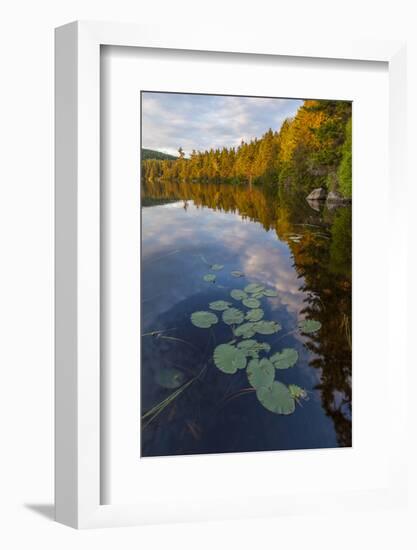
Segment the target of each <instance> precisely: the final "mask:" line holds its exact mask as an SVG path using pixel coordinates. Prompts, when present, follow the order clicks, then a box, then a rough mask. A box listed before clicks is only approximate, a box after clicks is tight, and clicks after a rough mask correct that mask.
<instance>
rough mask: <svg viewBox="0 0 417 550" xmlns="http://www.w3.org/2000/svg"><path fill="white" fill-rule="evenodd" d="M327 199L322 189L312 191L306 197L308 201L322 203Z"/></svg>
mask: <svg viewBox="0 0 417 550" xmlns="http://www.w3.org/2000/svg"><path fill="white" fill-rule="evenodd" d="M326 197H327V193H326V190H325V189H323V187H318V188H317V189H313V191H312V192H311V193H310V194H309V195H308V197H307V200H308V201H324V200H325V199H326Z"/></svg>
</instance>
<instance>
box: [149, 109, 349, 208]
mask: <svg viewBox="0 0 417 550" xmlns="http://www.w3.org/2000/svg"><path fill="white" fill-rule="evenodd" d="M144 151H146V152H145V153H144ZM152 153H155V154H152ZM142 178H143V180H144V181H171V182H193V183H194V182H200V183H220V182H221V183H230V184H250V185H252V184H253V185H261V186H265V187H271V188H274V187H277V188H285V189H288V190H295V191H300V192H305V193H308V192H310V191H311V190H312V189H314V188H317V187H324V188H325V189H327V191H333V192H337V193H340V194H341V195H342V196H343V197H345V198H351V196H352V104H351V102H348V101H331V100H305V101H304V103H303V105H302V106H301V107H300V108H299V109H298V111H297V113H296V115H295V116H294V117H293V118H290V119H286V120H285V121H284V122H283V124H282V125H281V128H279V129H275V130H273V129H269V130H268V131H267V132H266V133H265V134H264V135H263V136H262V137H260V138H255V139H253V140H251V141H250V142H244V141H242V142H241V144H240V145H239V146H238V147H231V148H226V147H224V148H221V149H210V150H209V151H195V150H193V151H192V153H191V154H190V157H189V158H186V156H185V153H184V151H183V149H182V147H179V149H178V158H174V157H171V158H169V155H165V154H164V153H159V152H152V151H150V150H142Z"/></svg>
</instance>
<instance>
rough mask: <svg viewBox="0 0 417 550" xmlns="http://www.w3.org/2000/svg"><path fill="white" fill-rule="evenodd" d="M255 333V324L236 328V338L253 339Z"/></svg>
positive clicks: (245, 324) (244, 324) (246, 324)
mask: <svg viewBox="0 0 417 550" xmlns="http://www.w3.org/2000/svg"><path fill="white" fill-rule="evenodd" d="M255 332H256V330H255V323H243V325H239V326H238V327H236V328H235V336H238V337H240V336H241V337H242V338H252V336H254V334H255Z"/></svg>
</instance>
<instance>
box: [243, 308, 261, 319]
mask: <svg viewBox="0 0 417 550" xmlns="http://www.w3.org/2000/svg"><path fill="white" fill-rule="evenodd" d="M263 316H264V312H263V309H260V308H256V309H251V310H250V311H248V312H247V314H246V317H245V319H246V320H247V321H260V320H261V319H262V317H263Z"/></svg>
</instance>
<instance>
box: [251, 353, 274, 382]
mask: <svg viewBox="0 0 417 550" xmlns="http://www.w3.org/2000/svg"><path fill="white" fill-rule="evenodd" d="M246 372H247V373H248V380H249V384H250V385H251V386H252V387H253V388H255V389H259V388H262V387H265V388H268V387H269V386H271V384H272V382H273V381H274V376H275V369H274V366H273V364H272V363H271V361H269V360H268V359H265V358H264V359H261V360H260V361H259V360H258V359H252V360H251V361H250V362H249V365H248V368H247V370H246Z"/></svg>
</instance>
